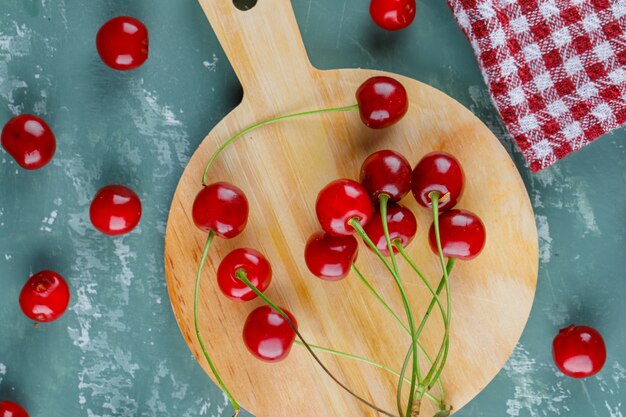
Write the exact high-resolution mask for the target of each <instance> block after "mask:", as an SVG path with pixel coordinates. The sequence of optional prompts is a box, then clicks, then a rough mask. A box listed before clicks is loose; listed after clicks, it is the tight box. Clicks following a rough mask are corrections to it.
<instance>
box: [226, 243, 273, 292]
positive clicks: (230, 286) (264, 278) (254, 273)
mask: <svg viewBox="0 0 626 417" xmlns="http://www.w3.org/2000/svg"><path fill="white" fill-rule="evenodd" d="M239 270H242V271H245V273H246V277H247V278H248V280H250V282H251V283H252V284H253V285H254V286H255V287H256V288H258V290H259V291H261V292H263V291H265V290H266V289H267V287H269V285H270V282H271V281H272V267H271V266H270V263H269V262H268V261H267V259H265V257H264V256H263V255H262V254H261V253H259V252H257V251H255V250H254V249H243V248H240V249H235V250H234V251H232V252H230V253H229V254H228V255H226V257H225V258H224V259H223V260H222V262H221V263H220V266H219V267H218V268H217V283H218V285H219V287H220V290H222V292H223V293H224V295H225V296H227V297H228V298H230V299H232V300H235V301H250V300H253V299H255V298H256V297H257V295H256V294H255V293H254V291H252V290H251V289H250V287H248V286H247V285H246V284H244V283H243V282H242V281H241V280H240V279H239V278H237V271H239Z"/></svg>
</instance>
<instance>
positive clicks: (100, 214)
mask: <svg viewBox="0 0 626 417" xmlns="http://www.w3.org/2000/svg"><path fill="white" fill-rule="evenodd" d="M89 217H90V218H91V224H93V227H95V228H96V230H98V231H100V232H102V233H104V234H105V235H109V236H117V235H123V234H125V233H128V232H130V231H131V230H133V229H134V228H135V227H136V226H137V225H138V224H139V220H141V200H139V197H138V196H137V194H135V192H134V191H133V190H131V189H130V188H128V187H124V186H123V185H107V186H106V187H103V188H102V189H100V191H98V193H97V194H96V196H95V197H94V199H93V201H92V202H91V207H90V209H89Z"/></svg>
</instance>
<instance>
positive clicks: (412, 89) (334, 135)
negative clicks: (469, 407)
mask: <svg viewBox="0 0 626 417" xmlns="http://www.w3.org/2000/svg"><path fill="white" fill-rule="evenodd" d="M200 3H201V5H202V7H203V9H204V11H205V13H206V14H207V16H208V18H209V20H210V22H211V25H212V27H213V29H214V31H215V32H216V34H217V36H218V38H219V39H220V42H221V44H222V45H223V47H224V49H225V51H226V53H227V55H228V56H229V59H230V61H231V63H232V65H233V68H234V69H235V71H236V73H237V75H238V77H239V78H240V80H241V82H242V84H243V86H244V98H243V101H242V103H241V104H240V105H239V106H238V107H237V108H236V109H235V110H233V112H231V113H230V114H229V115H228V116H227V117H226V118H225V119H224V120H223V121H222V122H220V123H219V124H218V125H217V126H216V127H215V128H214V129H213V130H212V131H211V133H210V134H209V135H208V136H207V138H206V139H205V140H204V141H203V142H202V144H201V145H200V147H199V148H198V150H197V151H196V153H195V154H194V155H193V157H192V159H191V161H190V163H189V165H188V167H187V168H186V170H185V172H184V173H183V176H182V178H181V180H180V183H179V185H178V188H177V189H176V193H175V195H174V199H173V202H172V206H171V211H170V216H169V220H168V225H167V234H166V240H165V269H166V276H167V282H168V289H169V293H170V299H171V302H172V307H173V309H174V313H175V315H176V318H177V320H178V324H179V326H180V328H181V331H182V334H183V336H184V338H185V340H186V341H187V344H188V345H189V346H190V349H191V350H192V352H193V353H194V355H195V356H196V357H197V358H198V360H199V361H200V363H201V364H202V366H203V367H204V368H205V370H206V371H207V372H208V371H209V369H208V366H207V365H206V363H205V361H204V359H203V357H202V353H201V351H200V347H199V345H198V343H197V341H196V338H195V334H194V330H193V327H194V326H193V287H194V278H195V271H196V267H197V263H198V261H199V258H200V254H201V250H202V246H203V244H204V241H205V239H206V235H205V234H204V233H202V232H200V231H198V230H197V229H196V228H195V227H194V225H193V221H192V219H191V206H192V203H193V200H194V198H195V196H196V194H197V193H198V191H199V190H200V189H201V176H202V171H203V168H204V165H205V163H206V162H207V160H208V158H209V157H210V155H211V154H212V153H213V151H214V150H215V149H216V148H217V147H218V146H219V144H220V143H222V142H223V141H224V140H226V139H227V138H228V137H230V136H231V135H232V134H234V133H236V132H238V131H239V130H241V129H242V128H244V127H246V126H249V125H251V124H253V123H255V122H257V121H260V120H263V119H266V118H268V117H272V116H276V115H282V114H286V113H292V112H297V111H304V110H310V109H315V108H326V107H335V106H343V105H348V104H353V103H354V102H355V99H354V92H355V91H356V88H357V87H358V85H359V84H360V83H361V82H363V81H364V80H365V79H367V78H368V77H370V76H372V75H379V74H384V73H382V72H380V71H370V70H355V69H350V70H333V71H319V70H317V69H315V68H313V67H312V66H311V65H310V64H309V62H308V59H307V57H306V52H305V50H304V46H303V44H302V40H301V37H300V34H299V31H298V27H297V23H296V21H295V18H294V16H293V11H292V9H291V5H290V4H289V1H288V0H264V1H260V2H259V4H258V5H257V6H256V7H255V8H253V9H252V10H250V11H247V12H242V11H239V10H236V9H235V8H234V7H233V6H232V3H231V1H230V0H200ZM394 77H396V78H398V79H399V80H400V81H401V82H402V83H403V84H404V85H405V86H406V88H407V91H408V93H409V98H410V102H411V105H410V109H409V113H408V114H407V116H406V117H405V118H404V119H403V120H402V121H401V122H400V123H399V124H397V125H396V126H394V127H392V128H390V129H387V130H384V131H373V130H370V129H368V128H366V127H365V126H363V125H362V123H361V122H360V120H359V117H358V114H357V113H356V112H350V113H341V114H331V115H325V116H310V117H307V118H303V119H298V120H290V121H285V122H282V123H280V124H275V125H271V126H267V127H263V128H261V129H259V130H256V131H254V132H252V133H251V134H249V135H247V136H246V137H244V138H242V139H241V140H240V141H239V142H236V144H235V145H234V146H232V147H231V148H230V149H229V150H228V151H227V152H226V153H224V154H223V155H222V157H221V158H220V159H218V161H217V162H216V164H215V165H214V167H213V169H212V170H211V172H210V175H209V182H213V181H218V180H225V181H229V182H231V183H233V184H235V185H237V186H239V187H240V188H242V189H243V190H244V192H245V193H246V195H247V196H248V199H249V202H250V209H251V212H250V219H249V224H248V227H247V229H246V231H245V232H244V233H243V234H242V235H240V236H238V237H237V238H235V239H232V240H230V241H224V240H219V239H218V240H216V242H215V244H214V247H213V248H212V250H211V254H210V256H209V261H208V264H207V267H206V270H205V278H204V281H203V283H202V287H201V296H200V298H201V302H200V321H201V327H202V334H203V337H204V339H205V341H206V343H207V347H208V350H209V352H210V354H211V355H212V357H213V358H214V360H215V361H216V363H217V366H218V368H219V370H220V372H221V373H222V376H223V378H224V380H225V381H226V384H227V385H228V386H229V388H230V389H231V391H232V392H233V394H234V395H235V397H236V398H237V399H238V400H239V401H240V402H241V404H242V406H243V407H245V408H246V409H248V410H250V411H251V412H252V413H253V414H255V415H256V416H258V417H266V416H268V417H269V416H290V417H291V416H322V415H323V416H339V415H341V416H374V415H377V413H375V412H373V411H371V410H370V409H368V408H366V407H364V406H362V405H360V404H359V403H358V402H356V401H355V400H354V399H352V398H351V397H350V396H349V395H347V394H346V393H344V392H343V391H342V390H341V389H340V388H339V387H338V386H336V385H335V384H334V383H333V382H332V381H331V380H330V379H329V378H328V377H327V376H326V375H325V374H324V373H323V372H322V371H321V370H320V369H319V367H318V366H317V365H316V364H315V363H314V361H313V360H312V359H311V358H310V357H309V355H308V354H307V353H306V352H305V351H304V349H302V348H300V347H298V346H294V348H293V350H292V352H291V354H290V356H289V357H288V358H287V359H286V360H285V361H283V362H281V363H278V364H271V365H270V364H266V363H262V362H260V361H258V360H256V359H254V358H253V357H252V356H251V355H250V354H249V353H248V352H247V350H246V348H245V346H244V345H243V342H242V340H241V329H242V326H243V323H244V321H245V319H246V317H247V315H248V313H249V312H250V311H252V310H253V309H254V308H256V307H257V306H259V305H261V304H262V301H260V300H255V301H252V302H250V303H247V304H237V303H234V302H232V301H230V300H228V299H226V298H225V297H224V296H223V295H222V294H221V293H220V292H219V289H218V286H217V282H216V279H215V275H216V269H217V266H218V264H219V261H220V259H222V258H223V257H224V256H225V255H226V254H227V253H228V252H229V251H230V250H232V249H235V248H237V247H251V248H255V249H257V250H260V251H261V252H262V253H264V254H265V255H266V256H267V258H268V259H269V260H270V262H271V263H272V266H273V270H274V280H273V283H272V285H271V287H270V288H269V289H268V291H267V294H268V295H269V296H270V297H271V298H272V299H273V300H274V301H276V302H277V303H278V304H279V305H281V306H283V307H286V308H288V309H289V310H290V311H291V312H293V313H294V315H295V316H296V318H297V319H298V322H299V327H300V329H301V331H302V333H303V334H304V335H305V337H307V339H308V341H309V342H310V343H316V344H320V345H324V346H327V347H332V348H334V349H339V350H343V351H346V352H351V353H354V354H358V355H362V356H367V357H369V358H372V359H375V360H377V361H379V362H381V363H384V364H386V365H388V366H390V367H392V368H395V369H397V370H399V368H400V367H401V363H402V360H403V359H404V355H405V353H406V350H407V348H408V345H409V340H408V337H407V336H406V334H404V333H403V332H402V331H401V329H400V328H399V327H398V326H396V325H395V324H394V323H393V320H392V319H391V318H390V317H389V316H388V315H387V314H386V313H385V311H384V310H383V308H381V307H380V306H379V305H378V304H377V303H376V302H375V300H374V299H373V297H372V296H371V295H370V294H369V292H368V291H367V290H366V289H365V288H364V287H363V285H362V284H361V283H360V282H359V281H358V279H356V277H354V276H349V277H348V278H347V279H345V280H344V281H341V282H337V283H328V282H323V281H320V280H318V279H316V278H315V277H313V276H312V275H311V274H310V273H309V271H308V270H307V268H306V266H305V263H304V259H303V252H304V244H305V242H306V240H307V238H308V237H309V236H310V235H311V234H312V233H314V232H315V231H317V230H318V229H319V225H318V224H317V221H316V218H315V210H314V203H315V199H316V196H317V192H318V191H319V190H320V189H321V188H322V187H323V186H324V185H325V184H326V183H328V182H330V181H331V180H333V179H336V178H340V177H348V178H357V177H358V173H359V168H360V164H361V162H362V161H363V160H364V159H365V158H366V157H367V156H368V155H369V154H371V153H372V152H374V151H376V150H380V149H393V150H396V151H399V152H401V153H402V154H404V155H405V156H406V157H407V158H408V159H409V161H410V162H411V164H415V163H417V161H418V160H419V159H420V158H421V156H423V155H424V154H426V153H428V152H430V151H432V150H445V151H447V152H450V153H452V154H453V155H455V156H456V157H457V158H458V159H459V160H460V162H461V164H462V165H463V167H464V169H465V173H466V176H467V183H466V190H465V194H464V197H463V199H462V200H461V203H460V204H459V207H461V208H465V209H468V210H471V211H473V212H475V213H477V214H479V215H480V216H481V218H482V219H483V221H484V222H485V225H486V227H487V233H488V240H487V245H486V247H485V250H484V252H483V253H482V254H481V256H480V257H478V258H477V259H476V260H474V261H471V262H459V263H457V267H456V268H455V270H454V271H453V274H452V279H451V294H452V303H453V305H452V308H453V313H452V314H453V315H452V330H451V331H452V335H451V350H450V357H449V360H448V364H447V366H446V369H445V371H444V373H443V381H444V386H445V389H446V398H447V401H448V402H449V403H451V404H452V405H453V406H454V408H455V409H456V410H458V409H459V408H461V407H462V406H463V405H464V404H466V403H467V402H468V401H469V400H470V399H472V398H473V397H474V396H475V395H476V394H477V393H478V392H480V391H481V390H482V389H483V388H484V387H485V386H486V385H487V383H489V381H490V380H491V379H492V378H493V377H494V376H495V375H496V373H497V372H498V371H499V370H500V369H501V368H502V366H503V365H504V363H505V362H506V360H507V358H508V357H509V355H510V354H511V352H512V350H513V348H514V346H515V344H516V342H517V340H518V339H519V337H520V335H521V332H522V330H523V328H524V325H525V323H526V320H527V318H528V315H529V313H530V308H531V305H532V301H533V298H534V292H535V287H536V280H537V268H538V248H537V230H536V227H535V222H534V217H533V212H532V208H531V205H530V201H529V198H528V195H527V193H526V190H525V188H524V184H523V182H522V181H521V178H520V176H519V174H518V172H517V170H516V168H515V166H514V164H513V162H512V161H511V159H510V158H509V156H508V154H507V153H506V152H505V150H504V148H503V147H502V146H501V144H500V143H499V142H498V140H497V139H496V138H495V137H494V136H493V134H492V133H491V132H490V131H489V130H488V129H487V128H486V127H485V125H484V124H482V123H481V122H480V120H478V119H477V118H476V117H475V116H474V115H473V114H472V113H471V112H469V111H468V110H467V109H465V108H464V107H463V106H461V105H460V104H459V103H457V102H456V101H454V100H453V99H451V98H450V97H448V96H446V95H445V94H443V93H441V92H440V91H438V90H435V89H433V88H431V87H429V86H427V85H424V84H422V83H419V82H417V81H415V80H411V79H408V78H406V77H402V76H396V75H394ZM403 204H406V205H407V206H408V207H410V208H411V209H412V210H413V211H414V212H415V213H416V215H417V218H418V224H419V231H418V234H417V236H416V239H415V241H414V242H413V243H412V244H411V246H410V247H409V253H410V254H411V255H412V257H413V258H414V259H415V260H416V261H417V263H418V265H420V266H421V268H422V270H423V271H424V272H425V273H426V274H427V276H428V277H430V279H431V282H432V283H433V284H435V283H436V281H437V280H438V278H439V275H440V268H438V263H437V258H436V257H435V256H434V255H433V254H432V253H431V252H430V249H429V248H428V243H427V232H428V228H429V226H430V223H431V217H430V213H429V212H428V211H427V210H424V209H422V208H420V207H418V206H417V204H416V203H415V202H414V201H413V200H412V198H411V197H407V198H405V199H404V201H403ZM357 265H358V267H359V268H360V269H361V270H362V271H363V272H364V274H365V275H366V276H367V277H368V278H369V279H370V280H371V281H372V283H373V284H374V286H375V287H376V288H377V289H378V290H379V291H380V293H381V294H382V295H383V297H384V298H385V299H386V300H388V302H389V303H390V304H391V305H392V307H393V308H394V309H395V311H396V312H398V314H400V313H402V311H403V310H402V304H401V300H400V297H399V294H398V291H397V288H396V287H395V285H394V284H393V281H392V279H391V277H390V276H389V275H388V273H387V272H386V271H385V270H384V268H383V267H382V266H381V265H380V264H379V262H378V261H377V260H376V258H375V256H374V255H373V254H372V253H370V252H369V251H368V250H367V249H365V248H364V247H362V250H361V253H360V256H359V259H358V261H357ZM400 269H401V276H402V279H403V281H404V282H405V283H406V285H407V287H408V289H409V292H410V298H411V304H412V306H413V309H414V311H415V314H417V315H418V316H419V317H421V316H422V315H423V313H424V311H425V309H426V306H427V305H428V302H429V301H430V297H429V295H428V291H427V290H426V288H425V287H424V286H423V285H422V284H420V282H419V279H418V278H417V277H416V276H415V275H414V274H413V273H412V270H410V269H409V268H408V267H407V265H406V263H404V262H400ZM400 315H401V314H400ZM442 331H443V328H442V322H441V319H440V317H438V316H437V315H436V314H435V315H434V317H433V320H431V321H430V322H429V324H428V325H427V326H426V329H425V334H424V335H423V338H422V342H423V344H424V346H425V347H426V349H427V350H428V351H429V352H431V354H433V355H434V354H435V353H436V352H437V350H438V348H439V344H440V343H441V337H442ZM320 357H321V358H322V360H323V361H324V362H325V363H326V364H327V365H328V367H329V368H330V369H331V370H332V371H333V372H335V374H336V375H337V376H338V377H339V378H340V379H342V380H343V381H345V382H346V383H347V384H348V385H349V386H350V387H351V388H353V389H354V390H355V391H356V392H358V393H359V394H360V395H363V396H364V397H365V398H367V399H368V400H370V401H371V402H373V403H375V404H377V405H378V406H380V407H382V408H384V409H386V410H388V411H392V412H395V389H396V378H395V377H394V376H392V375H389V374H387V373H385V372H384V371H380V370H378V369H376V368H372V367H371V366H368V365H361V364H357V363H355V362H352V361H350V360H348V359H336V358H334V357H331V356H328V355H326V354H323V353H321V354H320ZM422 366H423V367H424V368H425V367H426V364H425V363H423V364H422ZM433 393H435V394H437V390H436V389H435V390H433ZM427 404H428V402H425V403H424V406H423V415H425V416H429V415H432V411H433V409H432V407H431V406H430V405H427Z"/></svg>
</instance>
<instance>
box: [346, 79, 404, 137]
mask: <svg viewBox="0 0 626 417" xmlns="http://www.w3.org/2000/svg"><path fill="white" fill-rule="evenodd" d="M356 100H357V103H358V104H359V113H360V115H361V120H362V121H363V123H364V124H365V125H366V126H367V127H370V128H372V129H384V128H386V127H389V126H391V125H393V124H395V123H397V122H398V121H399V120H400V119H402V117H403V116H404V115H405V114H406V112H407V111H408V110H409V100H408V97H407V94H406V90H405V89H404V86H403V85H402V84H400V82H399V81H397V80H394V79H393V78H390V77H384V76H379V77H372V78H370V79H368V80H366V81H365V82H364V83H363V84H361V86H360V87H359V89H358V90H357V92H356Z"/></svg>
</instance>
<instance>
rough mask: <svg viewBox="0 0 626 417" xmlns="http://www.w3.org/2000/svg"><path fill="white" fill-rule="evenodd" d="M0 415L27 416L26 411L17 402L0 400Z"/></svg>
mask: <svg viewBox="0 0 626 417" xmlns="http://www.w3.org/2000/svg"><path fill="white" fill-rule="evenodd" d="M0 417H28V413H27V412H26V410H24V409H23V408H22V407H21V406H20V405H19V404H16V403H14V402H11V401H2V402H0Z"/></svg>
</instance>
